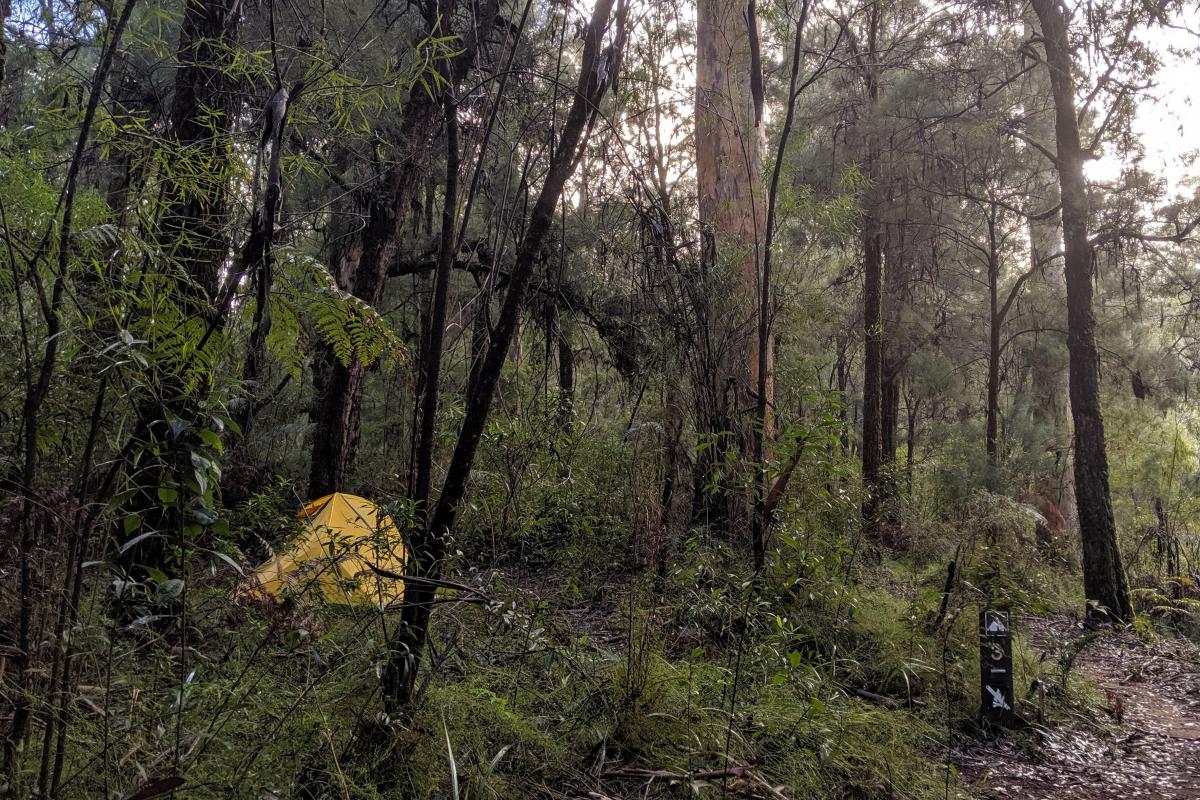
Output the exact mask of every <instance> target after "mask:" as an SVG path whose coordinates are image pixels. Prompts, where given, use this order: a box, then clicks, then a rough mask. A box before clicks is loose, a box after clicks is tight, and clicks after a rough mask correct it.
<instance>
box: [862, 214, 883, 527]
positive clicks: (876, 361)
mask: <svg viewBox="0 0 1200 800" xmlns="http://www.w3.org/2000/svg"><path fill="white" fill-rule="evenodd" d="M878 224H879V223H878V221H877V220H876V219H875V216H874V214H873V213H871V212H870V211H868V217H867V220H866V221H865V223H864V229H863V335H864V338H865V342H866V346H865V348H864V354H863V405H862V474H863V491H864V492H865V496H864V498H863V509H862V513H863V532H864V533H865V534H866V536H867V537H868V538H871V539H876V540H878V539H879V538H880V535H881V533H882V511H883V509H882V506H881V502H880V501H881V499H882V494H883V252H882V248H881V247H880V241H879V238H880V237H879V228H878Z"/></svg>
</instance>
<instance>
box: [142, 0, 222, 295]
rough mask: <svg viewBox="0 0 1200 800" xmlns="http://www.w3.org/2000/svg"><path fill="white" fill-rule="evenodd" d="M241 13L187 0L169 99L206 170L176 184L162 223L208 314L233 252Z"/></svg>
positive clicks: (185, 140)
mask: <svg viewBox="0 0 1200 800" xmlns="http://www.w3.org/2000/svg"><path fill="white" fill-rule="evenodd" d="M240 14H241V0H187V2H186V3H185V4H184V9H183V25H182V27H181V28H180V31H179V68H178V69H177V70H176V71H175V93H174V97H173V98H172V100H171V111H170V121H171V133H172V138H173V139H174V142H175V144H176V145H177V146H178V147H179V150H180V152H179V157H180V158H182V159H187V160H189V161H191V160H194V161H195V163H197V164H204V165H205V168H204V169H197V170H195V171H194V172H191V173H189V175H188V176H187V177H186V178H185V179H183V180H180V181H174V182H171V184H170V186H169V188H168V190H167V210H166V213H165V214H164V215H163V219H162V222H161V223H160V225H159V228H160V231H161V238H162V241H163V242H164V243H165V246H166V249H167V254H168V255H169V256H170V257H172V258H174V259H175V260H176V261H177V262H178V263H179V264H181V265H182V266H183V268H184V270H185V272H186V274H187V276H188V277H189V278H190V279H191V281H192V283H193V284H194V287H192V288H190V289H188V290H185V291H187V295H186V296H188V297H190V298H191V300H192V302H193V303H194V304H195V308H196V309H197V310H202V311H203V312H205V315H206V316H207V312H208V311H209V308H208V307H209V305H210V304H211V303H212V302H213V301H214V300H215V299H216V297H217V289H218V284H219V283H220V273H221V267H222V266H223V265H224V263H225V258H226V255H227V254H228V252H229V224H230V207H229V186H230V179H231V177H232V175H231V171H232V165H233V145H232V142H231V141H230V139H229V134H230V131H231V130H232V128H233V119H234V116H235V115H236V112H237V109H238V107H239V106H240V105H241V96H242V93H241V92H240V91H238V90H237V86H236V79H235V77H234V76H233V75H232V74H231V70H230V67H231V65H232V63H233V58H234V53H233V44H234V43H235V42H236V41H237V35H238V23H239V21H240Z"/></svg>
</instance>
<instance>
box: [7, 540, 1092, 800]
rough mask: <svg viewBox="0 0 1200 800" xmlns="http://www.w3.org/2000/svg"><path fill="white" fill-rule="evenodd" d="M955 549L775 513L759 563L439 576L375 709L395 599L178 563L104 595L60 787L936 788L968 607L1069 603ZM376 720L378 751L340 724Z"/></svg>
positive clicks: (71, 792) (972, 689) (960, 707)
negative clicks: (256, 600) (953, 575)
mask: <svg viewBox="0 0 1200 800" xmlns="http://www.w3.org/2000/svg"><path fill="white" fill-rule="evenodd" d="M959 552H960V562H961V567H960V569H961V572H960V573H959V574H958V577H957V579H956V581H955V582H954V583H953V586H952V591H951V593H950V595H949V596H945V595H944V594H943V590H944V588H945V585H944V584H945V564H944V562H942V563H938V562H936V561H934V560H932V559H925V560H922V559H919V558H911V557H907V558H900V559H885V558H883V557H881V556H879V555H878V554H874V553H872V552H870V551H869V550H868V549H866V548H862V547H856V546H855V545H854V544H853V543H847V542H839V541H836V540H834V541H831V540H829V539H827V538H826V539H819V538H818V537H814V536H806V535H804V534H802V533H801V532H798V531H796V530H792V529H790V528H789V527H788V526H784V529H783V530H781V531H780V532H779V537H778V541H777V543H776V545H775V548H774V552H773V557H772V558H771V559H769V563H768V567H767V569H766V570H765V571H764V572H763V573H762V574H760V575H757V576H755V575H753V574H751V573H750V572H749V571H748V569H747V568H746V564H745V558H744V554H742V553H740V552H738V551H735V550H732V549H730V548H729V547H728V546H727V545H725V544H723V543H721V542H719V541H715V540H713V539H711V538H709V537H708V536H707V535H706V534H705V533H704V532H703V531H697V532H694V533H693V535H692V536H691V537H690V538H689V539H688V540H687V541H686V542H685V543H684V545H683V552H682V553H681V555H680V556H679V557H678V559H677V560H676V563H677V564H679V565H680V566H678V567H676V568H675V569H673V570H669V571H667V572H666V573H665V574H663V575H661V576H657V577H643V576H644V574H645V571H641V570H639V571H638V572H637V575H638V577H633V576H632V575H631V573H628V572H627V573H624V574H621V573H617V572H614V571H612V570H609V571H607V572H599V571H597V572H596V573H595V574H593V575H591V576H590V580H588V577H589V576H587V575H586V574H584V573H574V572H573V573H566V574H564V573H555V572H552V571H548V570H543V571H542V572H540V573H538V572H534V573H532V574H530V573H529V572H528V571H526V572H525V573H522V574H521V575H519V576H517V575H506V574H504V573H502V572H500V571H497V570H493V571H491V572H477V573H472V574H458V575H457V578H458V579H460V580H462V581H464V582H471V583H473V584H474V585H475V586H477V587H479V588H478V592H479V595H478V596H477V597H474V598H462V597H456V596H455V595H454V594H453V593H450V592H443V593H442V594H441V595H440V596H439V601H440V602H439V605H438V608H437V612H436V614H435V626H434V635H433V642H432V649H431V651H430V652H429V653H427V654H426V655H425V658H424V663H425V665H426V669H425V670H424V671H423V673H422V681H421V683H420V686H419V695H418V696H419V701H418V702H417V704H416V706H415V710H414V712H413V713H412V714H411V716H408V717H405V718H397V719H390V720H389V719H380V718H379V713H380V711H379V709H380V703H379V698H378V686H379V677H380V675H381V674H382V671H383V669H384V664H385V661H386V645H385V642H386V640H387V637H388V636H389V635H391V633H392V632H393V626H394V625H395V624H397V621H398V620H397V619H396V618H395V617H394V616H390V615H389V616H387V617H383V616H381V615H380V614H379V613H378V612H376V611H372V610H370V609H357V610H347V609H344V608H343V609H337V608H321V607H291V608H281V607H274V606H272V607H264V606H259V605H245V604H241V603H235V602H232V601H231V594H232V586H233V583H234V578H235V576H234V575H233V574H232V573H231V572H222V571H220V570H217V571H216V572H213V571H206V572H204V573H203V574H198V575H193V576H192V577H191V579H190V580H189V582H188V587H189V588H188V592H187V595H186V606H187V609H188V613H187V618H186V624H184V623H183V622H181V621H178V620H177V621H176V622H175V623H173V624H171V625H169V626H167V627H163V626H162V625H161V624H159V623H155V624H149V625H141V626H138V625H134V626H132V627H130V626H128V625H125V626H118V625H116V624H114V623H113V621H112V620H110V619H109V618H107V617H106V616H105V614H104V609H105V604H104V603H103V602H100V601H99V600H98V601H97V602H95V603H93V604H91V605H90V606H89V607H90V608H91V609H92V612H91V614H90V615H89V616H88V617H86V618H85V622H84V623H83V624H82V625H81V626H80V628H79V630H78V631H76V633H75V636H76V637H77V639H78V641H79V642H86V643H87V644H86V647H85V650H86V651H87V652H88V653H90V654H92V655H90V656H89V657H88V659H86V660H85V661H84V662H81V663H80V664H79V669H80V677H79V681H80V684H81V686H82V687H86V688H81V695H82V696H83V697H84V698H85V699H84V700H81V701H80V702H79V703H77V704H75V705H73V706H72V707H71V708H70V710H69V713H70V715H71V717H70V728H69V730H70V736H71V739H72V745H73V746H72V747H70V748H68V750H67V752H68V754H69V755H68V759H67V763H66V765H65V769H64V775H65V776H66V780H65V785H64V791H63V796H64V797H81V798H82V797H95V796H130V795H134V794H136V792H137V791H138V790H139V788H144V787H146V786H153V785H154V781H156V780H161V779H162V778H163V777H164V776H173V775H178V776H180V777H182V778H183V780H184V781H185V782H186V783H185V784H184V785H183V786H182V787H180V788H179V791H178V792H177V793H176V796H183V797H188V798H226V797H246V798H258V799H259V800H261V799H262V798H267V799H268V800H269V799H270V798H286V797H304V796H306V795H305V791H307V790H311V792H310V794H309V796H328V797H339V798H356V799H357V798H364V799H367V798H433V797H441V798H459V800H465V798H525V797H547V798H551V797H563V796H567V797H576V796H587V795H588V793H589V792H598V793H600V794H601V795H606V796H612V797H626V796H640V793H641V792H643V791H644V789H645V786H646V784H647V782H649V781H651V780H652V781H653V786H654V790H655V791H656V792H661V794H660V795H659V796H664V797H675V796H677V797H689V796H697V795H698V796H701V797H706V796H707V797H719V796H722V793H723V792H724V793H725V794H726V795H727V796H745V797H763V796H773V795H771V792H772V791H774V787H778V788H779V790H780V791H782V792H783V794H784V796H786V797H790V798H861V799H862V800H870V799H871V798H910V799H911V800H921V798H933V797H944V796H945V792H946V790H947V785H948V784H949V785H951V788H952V790H953V784H954V783H955V781H956V780H957V778H956V777H955V775H954V772H953V770H952V769H950V770H948V769H947V767H946V766H945V758H946V752H947V745H948V742H949V741H950V740H953V741H962V740H963V739H964V738H965V737H969V736H972V735H975V734H976V732H977V728H976V727H975V722H974V720H975V715H976V709H977V708H978V703H979V695H978V692H979V690H978V678H977V676H978V638H977V627H976V626H977V613H978V609H979V608H980V607H981V605H982V604H983V603H984V602H987V603H991V604H996V605H1000V606H1002V607H1007V608H1010V609H1012V610H1014V611H1022V610H1025V611H1044V610H1047V609H1049V610H1056V609H1058V608H1061V604H1062V603H1065V602H1073V600H1071V599H1067V600H1064V599H1063V598H1064V597H1065V596H1067V595H1068V594H1069V593H1068V592H1067V591H1066V590H1065V589H1064V588H1063V584H1062V583H1061V582H1060V581H1059V580H1058V578H1057V577H1056V573H1055V572H1054V570H1053V568H1052V567H1045V566H1043V565H1041V564H1040V563H1039V562H1038V561H1037V559H1035V558H1029V559H1026V560H1019V559H1013V558H1003V559H1001V558H997V554H999V553H1000V552H1001V551H1000V548H999V547H984V546H977V547H975V548H974V549H973V550H971V551H969V552H968V551H966V550H965V549H960V551H959ZM464 572H465V570H464ZM100 591H101V589H99V588H98V589H97V597H98V598H99V597H100V595H99V592H100ZM943 601H945V603H944V605H945V608H944V609H943ZM1018 633H1020V632H1018ZM1083 646H1086V642H1084V643H1082V644H1081V647H1083ZM97 654H99V655H97ZM1014 663H1015V673H1016V688H1017V697H1018V701H1019V703H1020V708H1019V709H1018V711H1019V712H1020V713H1022V715H1023V716H1025V717H1026V718H1028V719H1035V718H1036V717H1037V715H1038V714H1039V713H1040V714H1042V715H1044V718H1045V719H1046V724H1060V723H1062V722H1064V721H1069V720H1071V719H1072V715H1080V714H1083V713H1084V712H1085V711H1086V710H1087V709H1094V708H1095V706H1096V703H1097V700H1096V698H1095V697H1094V696H1093V695H1092V694H1089V691H1090V690H1089V688H1088V686H1087V685H1086V681H1084V680H1083V679H1082V678H1080V676H1079V675H1078V672H1077V670H1074V669H1073V666H1074V665H1073V664H1072V663H1070V662H1069V661H1067V660H1066V659H1064V658H1061V657H1055V658H1049V659H1047V658H1043V657H1042V656H1041V654H1040V653H1038V652H1035V651H1034V650H1033V649H1032V648H1031V647H1030V645H1029V642H1028V640H1027V638H1026V637H1024V636H1021V635H1018V636H1017V638H1016V641H1015V652H1014ZM1038 686H1040V687H1042V688H1041V690H1038V689H1037V688H1036V687H1038ZM95 709H106V710H107V713H106V714H100V713H97V712H96V710H95ZM379 722H382V723H383V729H384V730H385V731H386V732H387V736H386V737H385V738H386V739H387V742H388V744H387V747H385V748H384V749H383V750H382V751H381V750H380V749H378V748H370V747H367V746H365V745H364V744H363V742H362V740H361V739H356V738H354V736H353V734H354V732H355V731H359V730H363V729H364V723H370V724H371V725H372V726H374V727H373V729H375V730H378V723H379ZM33 758H34V754H30V759H31V760H32V759H33ZM318 790H319V791H318Z"/></svg>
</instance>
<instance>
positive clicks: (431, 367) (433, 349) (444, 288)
mask: <svg viewBox="0 0 1200 800" xmlns="http://www.w3.org/2000/svg"><path fill="white" fill-rule="evenodd" d="M443 106H444V108H445V112H446V197H445V202H444V203H443V205H442V236H441V243H440V245H439V250H438V264H437V272H436V273H435V275H434V278H433V298H432V300H431V301H430V312H429V335H428V337H427V339H426V347H425V357H424V359H423V360H424V364H423V365H422V366H423V367H424V375H423V376H422V379H421V383H422V385H423V387H424V393H423V394H422V396H421V424H420V435H419V437H418V439H417V453H416V457H417V482H416V491H415V492H414V494H413V500H415V501H417V502H418V503H420V504H421V505H422V508H424V507H425V505H426V504H427V503H428V502H429V484H430V481H431V479H432V474H433V437H434V432H435V425H436V423H437V408H438V385H439V380H440V377H441V372H442V342H443V340H444V338H445V332H446V303H447V299H448V298H449V296H450V268H451V266H453V264H454V253H455V250H456V249H457V244H458V236H457V229H456V222H455V220H456V213H457V211H458V166H459V160H460V155H459V151H458V106H457V105H456V104H455V100H454V97H453V95H451V94H450V92H447V93H446V96H445V98H444V102H443Z"/></svg>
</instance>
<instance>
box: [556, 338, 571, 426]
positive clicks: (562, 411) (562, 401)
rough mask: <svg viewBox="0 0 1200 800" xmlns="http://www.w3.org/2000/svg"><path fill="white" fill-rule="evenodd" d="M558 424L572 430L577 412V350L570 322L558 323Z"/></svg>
mask: <svg viewBox="0 0 1200 800" xmlns="http://www.w3.org/2000/svg"><path fill="white" fill-rule="evenodd" d="M556 338H557V339H558V424H559V429H560V430H561V431H562V432H563V433H567V432H569V431H570V430H571V420H572V418H573V417H574V414H575V350H574V348H572V347H571V326H570V323H569V322H568V321H567V320H565V319H564V318H562V317H561V316H560V317H559V323H558V336H557V337H556Z"/></svg>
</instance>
